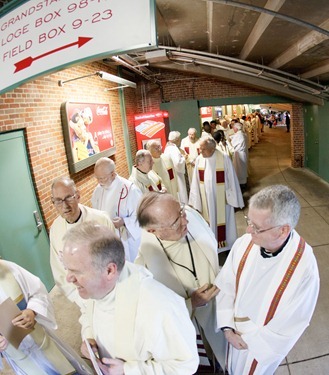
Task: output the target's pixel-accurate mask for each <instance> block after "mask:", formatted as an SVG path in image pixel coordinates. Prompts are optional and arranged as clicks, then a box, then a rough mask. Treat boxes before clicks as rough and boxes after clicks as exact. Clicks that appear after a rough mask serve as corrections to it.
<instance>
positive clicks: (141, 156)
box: [135, 150, 152, 165]
mask: <svg viewBox="0 0 329 375" xmlns="http://www.w3.org/2000/svg"><path fill="white" fill-rule="evenodd" d="M146 156H151V157H152V155H151V153H150V151H148V150H138V151H137V152H136V157H135V165H139V164H142V163H143V161H144V160H145V158H146Z"/></svg>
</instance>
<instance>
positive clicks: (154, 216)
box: [137, 192, 188, 241]
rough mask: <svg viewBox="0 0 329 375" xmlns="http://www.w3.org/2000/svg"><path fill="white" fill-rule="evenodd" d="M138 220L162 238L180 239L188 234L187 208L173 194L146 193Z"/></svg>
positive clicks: (139, 210) (138, 213) (140, 205)
mask: <svg viewBox="0 0 329 375" xmlns="http://www.w3.org/2000/svg"><path fill="white" fill-rule="evenodd" d="M137 220H138V222H139V225H140V226H141V227H142V228H145V229H146V230H147V231H148V232H149V233H152V234H154V235H155V236H157V237H158V238H160V239H162V240H168V241H178V240H180V239H181V238H182V237H184V236H185V235H186V234H187V223H188V221H187V219H186V214H185V210H184V208H183V206H182V205H181V204H180V203H179V202H178V201H177V200H176V199H175V198H174V197H173V196H172V195H171V194H167V193H165V194H161V193H158V192H149V193H146V194H144V196H143V198H142V200H141V201H140V204H139V207H138V210H137Z"/></svg>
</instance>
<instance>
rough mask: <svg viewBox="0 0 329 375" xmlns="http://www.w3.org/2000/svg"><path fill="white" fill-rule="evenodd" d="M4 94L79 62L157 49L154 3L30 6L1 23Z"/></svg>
mask: <svg viewBox="0 0 329 375" xmlns="http://www.w3.org/2000/svg"><path fill="white" fill-rule="evenodd" d="M0 46H1V49H0V94H1V93H4V92H5V91H8V90H10V89H13V88H14V87H17V86H19V85H20V84H22V83H24V82H25V81H27V80H30V79H32V78H36V77H37V76H40V75H44V74H45V73H51V72H53V71H57V70H60V69H63V68H65V67H68V66H70V65H72V64H75V63H79V62H86V61H89V60H96V59H101V58H104V57H106V56H110V55H115V54H120V53H124V52H129V51H136V50H142V49H146V48H150V47H154V46H156V29H155V4H154V0H30V1H27V2H26V3H24V4H23V5H21V6H20V7H18V8H15V9H14V10H13V11H11V12H10V13H8V14H6V15H4V16H3V17H1V18H0Z"/></svg>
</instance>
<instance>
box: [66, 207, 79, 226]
mask: <svg viewBox="0 0 329 375" xmlns="http://www.w3.org/2000/svg"><path fill="white" fill-rule="evenodd" d="M81 215H82V211H81V209H80V214H79V216H78V218H77V219H76V220H75V221H73V223H69V222H68V221H67V220H66V222H67V223H68V224H76V223H77V222H78V221H79V220H80V218H81Z"/></svg>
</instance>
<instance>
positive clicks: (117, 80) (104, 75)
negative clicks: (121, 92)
mask: <svg viewBox="0 0 329 375" xmlns="http://www.w3.org/2000/svg"><path fill="white" fill-rule="evenodd" d="M95 75H96V76H98V77H101V78H102V79H105V80H106V81H110V82H115V83H118V84H119V85H121V86H118V87H114V88H112V89H109V90H116V89H121V88H124V87H132V88H134V89H135V88H136V87H137V85H136V83H135V82H132V81H128V80H127V79H123V78H121V77H118V76H115V75H113V74H109V73H106V72H101V71H100V72H96V73H93V74H88V75H85V76H81V77H76V78H72V79H68V80H66V81H58V86H61V87H62V86H64V84H65V83H67V82H71V81H76V80H77V79H81V78H86V77H91V76H95Z"/></svg>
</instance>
